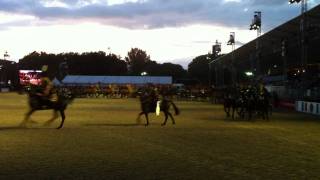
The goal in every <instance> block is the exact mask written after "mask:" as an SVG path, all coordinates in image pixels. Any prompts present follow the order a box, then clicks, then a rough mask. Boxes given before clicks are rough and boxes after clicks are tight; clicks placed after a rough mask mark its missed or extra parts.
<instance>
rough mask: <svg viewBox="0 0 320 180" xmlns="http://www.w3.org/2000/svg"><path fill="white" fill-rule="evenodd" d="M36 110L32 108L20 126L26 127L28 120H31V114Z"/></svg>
mask: <svg viewBox="0 0 320 180" xmlns="http://www.w3.org/2000/svg"><path fill="white" fill-rule="evenodd" d="M34 111H35V109H30V111H29V112H27V114H26V116H25V118H24V120H23V121H22V122H21V123H20V126H21V127H25V126H26V124H27V123H28V121H29V118H30V116H31V114H32V113H33V112H34Z"/></svg>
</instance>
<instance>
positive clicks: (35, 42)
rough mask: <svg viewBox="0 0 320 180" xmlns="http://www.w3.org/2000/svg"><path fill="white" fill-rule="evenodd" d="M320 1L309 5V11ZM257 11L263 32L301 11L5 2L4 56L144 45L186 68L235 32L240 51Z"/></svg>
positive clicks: (204, 3) (200, 4) (192, 1)
mask: <svg viewBox="0 0 320 180" xmlns="http://www.w3.org/2000/svg"><path fill="white" fill-rule="evenodd" d="M319 3H320V0H309V1H308V6H309V9H310V8H312V7H314V6H316V5H318V4H319ZM254 11H262V31H263V33H265V32H267V31H269V30H271V29H273V28H275V27H277V26H279V25H281V24H282V23H284V22H286V21H288V20H290V19H292V18H294V17H296V16H298V15H299V14H300V4H295V5H289V4H288V1H287V0H0V53H1V54H2V55H1V57H0V59H3V54H4V53H5V51H8V54H9V55H10V57H9V58H6V59H10V60H14V61H18V60H19V59H21V58H23V56H25V55H27V54H29V53H31V52H33V51H38V52H41V51H44V52H47V53H63V52H79V53H82V52H90V51H105V52H107V53H108V52H111V53H114V54H117V55H120V56H121V57H122V58H124V57H125V56H126V55H127V52H128V51H129V50H130V49H131V48H133V47H137V48H140V49H143V50H145V51H146V52H147V54H149V55H150V57H151V59H152V60H155V61H157V62H159V63H162V62H172V63H178V64H181V65H183V66H184V67H186V65H187V64H188V63H189V62H191V60H192V58H194V57H196V56H199V55H202V54H206V53H208V51H210V50H211V45H212V44H214V43H215V41H216V40H218V41H220V42H221V43H222V52H223V53H227V52H229V51H230V50H231V47H230V46H227V45H226V43H227V41H228V38H229V34H230V32H235V33H236V41H237V43H236V48H238V47H240V46H241V45H243V44H245V43H247V42H249V41H251V40H253V39H254V38H255V37H256V32H254V31H250V30H249V24H250V23H251V20H252V17H253V13H254Z"/></svg>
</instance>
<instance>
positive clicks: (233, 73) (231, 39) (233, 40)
mask: <svg viewBox="0 0 320 180" xmlns="http://www.w3.org/2000/svg"><path fill="white" fill-rule="evenodd" d="M235 35H236V34H235V32H230V38H229V41H228V43H227V45H231V78H232V83H235V82H236V77H235V74H236V73H235V67H234V63H235V62H234V53H233V51H234V49H235Z"/></svg>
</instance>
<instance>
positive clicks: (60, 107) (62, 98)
mask: <svg viewBox="0 0 320 180" xmlns="http://www.w3.org/2000/svg"><path fill="white" fill-rule="evenodd" d="M56 94H57V99H56V101H50V100H48V99H44V98H43V97H40V96H38V95H36V94H35V93H34V92H29V93H28V95H29V98H28V101H29V106H30V110H29V111H28V112H27V114H26V116H25V118H24V120H23V121H22V122H21V124H20V125H21V126H22V127H24V126H26V124H27V123H28V122H29V118H30V116H31V115H32V114H33V113H34V112H35V111H37V110H50V109H52V110H53V112H54V115H53V117H52V118H51V119H50V120H48V121H47V122H46V123H45V125H49V124H51V123H52V122H53V121H54V120H55V119H57V118H58V111H59V112H60V115H61V118H62V120H61V123H60V125H59V126H58V127H57V129H60V128H62V127H63V123H64V120H65V118H66V116H65V114H64V111H65V110H66V108H67V106H68V104H70V103H71V102H72V100H73V99H74V96H73V95H72V94H71V92H70V91H69V90H68V89H65V88H62V89H59V90H57V91H56Z"/></svg>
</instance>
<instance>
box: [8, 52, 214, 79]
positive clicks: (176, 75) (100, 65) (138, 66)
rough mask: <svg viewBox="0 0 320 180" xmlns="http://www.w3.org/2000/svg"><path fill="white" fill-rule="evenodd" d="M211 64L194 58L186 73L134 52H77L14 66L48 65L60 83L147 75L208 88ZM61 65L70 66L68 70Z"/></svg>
mask: <svg viewBox="0 0 320 180" xmlns="http://www.w3.org/2000/svg"><path fill="white" fill-rule="evenodd" d="M208 63H209V60H208V58H207V56H206V55H201V56H198V57H196V58H194V59H193V60H192V61H191V62H190V63H189V65H188V69H187V70H186V69H184V68H183V67H182V66H181V65H179V64H174V63H158V62H156V61H154V60H151V59H150V56H149V55H148V54H147V53H146V51H144V50H141V49H139V48H132V49H131V50H130V51H129V52H128V53H127V56H126V57H124V58H122V57H120V56H119V55H115V54H112V53H109V54H107V53H105V52H103V51H98V52H85V53H81V54H80V53H74V52H69V53H60V54H50V53H46V52H36V51H35V52H32V53H30V54H28V55H26V56H24V57H23V58H22V59H20V60H19V62H18V63H16V64H15V65H16V66H17V69H20V70H22V69H24V70H39V69H41V68H42V66H43V65H48V70H47V73H48V76H49V77H50V78H52V79H53V78H55V77H56V78H58V79H59V80H62V79H63V76H65V75H67V74H70V75H96V76H99V75H100V76H103V75H112V76H140V75H141V73H142V72H146V73H147V75H150V76H172V77H173V80H174V82H182V83H183V80H185V79H189V80H190V79H193V80H196V81H195V82H196V83H200V84H204V85H206V84H208V73H209V68H208ZM61 65H67V67H66V66H61ZM11 69H12V68H11ZM14 73H16V71H15V72H14ZM5 74H12V73H5ZM12 81H15V80H12Z"/></svg>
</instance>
